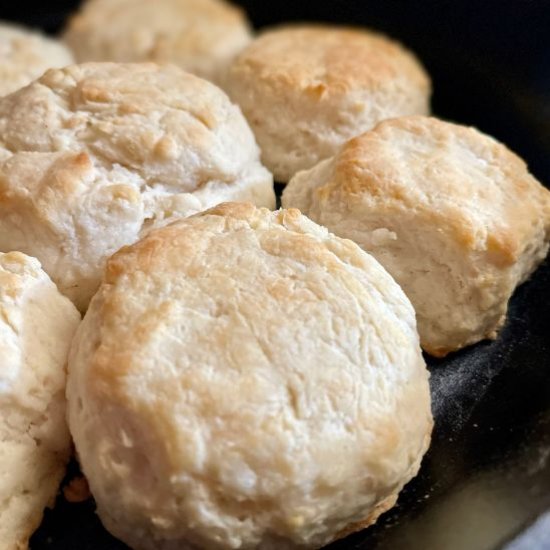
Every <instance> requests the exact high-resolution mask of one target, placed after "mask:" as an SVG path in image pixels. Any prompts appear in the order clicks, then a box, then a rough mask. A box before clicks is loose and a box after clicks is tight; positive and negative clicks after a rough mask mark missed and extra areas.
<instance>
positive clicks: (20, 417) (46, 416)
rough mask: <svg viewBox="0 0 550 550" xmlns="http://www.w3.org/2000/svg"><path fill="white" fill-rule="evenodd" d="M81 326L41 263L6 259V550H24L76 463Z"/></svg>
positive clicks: (0, 307)
mask: <svg viewBox="0 0 550 550" xmlns="http://www.w3.org/2000/svg"><path fill="white" fill-rule="evenodd" d="M79 322H80V315H79V314H78V312H77V311H76V309H75V307H74V306H73V304H71V302H70V301H69V300H68V299H67V298H65V297H64V296H62V295H61V294H59V292H58V290H57V289H56V288H55V285H54V284H53V283H52V281H51V280H50V278H49V277H48V276H47V275H46V274H45V273H44V271H42V269H41V268H40V263H39V262H38V261H37V260H36V259H34V258H30V257H28V256H25V255H24V254H21V253H19V252H10V253H9V254H0V355H1V357H2V363H1V365H0V550H23V549H25V548H28V540H29V537H30V536H31V534H32V533H33V531H34V530H35V529H36V528H37V527H38V525H39V524H40V520H41V518H42V514H43V511H44V508H45V507H46V506H49V505H53V502H54V499H55V495H56V492H57V489H58V486H59V483H60V481H61V478H62V477H63V475H64V472H65V466H66V464H67V461H68V459H69V455H70V450H71V441H70V436H69V430H68V429H67V423H66V420H65V412H66V402H65V379H66V374H65V365H66V362H67V355H68V352H69V346H70V343H71V339H72V337H73V334H74V331H75V330H76V327H77V324H78V323H79Z"/></svg>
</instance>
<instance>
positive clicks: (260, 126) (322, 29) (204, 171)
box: [0, 0, 550, 550]
mask: <svg viewBox="0 0 550 550" xmlns="http://www.w3.org/2000/svg"><path fill="white" fill-rule="evenodd" d="M63 44H65V45H63ZM73 56H74V60H76V62H77V63H76V64H75V63H74V62H73ZM46 69H48V70H47V71H46ZM45 71H46V72H45ZM430 92H431V86H430V80H429V77H428V76H427V74H426V72H425V70H424V69H423V67H422V66H421V64H420V63H419V62H418V60H417V59H416V58H415V57H414V55H412V54H411V53H410V52H408V51H407V50H406V49H405V48H403V47H402V46H401V45H400V44H398V43H396V42H394V41H392V40H390V39H389V38H387V37H385V36H382V35H379V34H377V33H374V32H371V31H368V30H365V29H358V28H342V27H335V26H326V25H309V24H307V25H306V24H303V25H294V26H283V27H279V28H275V29H271V30H267V31H264V32H262V33H261V34H260V35H259V36H257V37H255V36H254V35H253V33H252V30H251V27H250V25H249V23H248V22H247V20H246V17H245V15H244V14H243V13H242V12H241V11H240V10H239V9H237V8H235V7H233V6H231V5H229V4H226V3H224V2H223V1H222V0H156V1H155V0H88V1H87V2H86V3H85V4H84V6H83V7H82V8H81V11H80V12H79V13H78V14H77V15H75V16H74V17H73V18H72V19H71V20H70V21H69V24H68V26H67V29H66V31H65V33H64V35H63V42H61V41H55V40H54V39H51V38H46V37H43V36H41V35H39V34H37V33H34V32H31V31H28V30H25V29H22V28H15V27H13V26H10V25H7V24H6V25H3V26H1V27H0V96H3V97H2V98H0V350H2V361H3V362H2V365H1V367H0V410H1V411H2V418H1V419H0V549H1V550H13V549H20V548H21V549H22V548H26V547H27V545H28V539H29V536H30V535H31V534H32V532H33V530H34V529H35V528H36V527H37V525H38V524H39V523H40V519H41V517H42V513H43V509H44V507H45V506H47V505H49V504H51V503H52V500H53V499H54V497H55V494H56V491H57V488H58V485H59V483H60V480H61V478H62V477H63V474H64V470H65V466H66V463H67V461H68V459H69V456H70V454H71V436H72V440H74V444H75V448H76V453H77V457H78V460H79V462H80V465H81V467H82V469H83V472H84V474H85V475H86V477H87V479H88V482H89V484H90V488H91V491H92V494H93V496H94V497H95V500H96V503H97V509H98V513H99V516H100V517H101V520H102V521H103V523H104V525H105V526H106V528H107V529H108V530H109V531H111V532H112V533H113V534H114V535H115V536H117V537H119V538H120V539H122V540H123V541H124V542H126V543H127V544H128V545H130V546H131V547H132V548H135V549H138V550H139V549H144V550H159V549H166V550H169V549H171V550H176V549H182V550H183V549H189V550H191V549H195V550H198V549H209V550H210V549H211V550H226V549H230V548H235V549H237V548H240V549H243V550H246V549H250V550H252V549H262V550H270V549H272V550H274V549H277V550H280V549H299V548H302V549H307V548H312V549H313V548H320V547H322V546H323V545H325V544H327V543H329V542H330V541H332V540H335V539H337V538H340V537H342V536H345V535H346V534H347V533H350V532H353V531H355V530H358V529H361V528H363V527H365V526H367V525H369V524H371V523H373V522H374V521H376V519H377V517H378V516H379V515H380V514H381V513H382V512H384V511H385V510H387V509H388V508H390V507H391V506H392V505H393V504H394V503H395V501H396V498H397V495H398V493H399V491H400V490H401V488H402V487H403V486H404V485H405V484H406V483H407V482H408V481H409V480H410V479H411V478H412V477H414V476H415V475H416V473H417V471H418V469H419V466H420V462H421V459H422V457H423V455H424V453H425V452H426V450H427V448H428V446H429V441H430V435H431V430H432V424H433V422H432V415H431V410H430V394H429V386H428V372H427V369H426V365H425V361H424V359H423V356H422V352H421V347H422V348H423V349H424V350H425V351H426V352H428V353H430V354H433V355H436V356H444V355H446V354H447V353H449V352H452V351H455V350H458V349H460V348H462V347H464V346H467V345H470V344H473V343H475V342H478V341H480V340H482V339H485V338H494V337H496V335H497V332H498V329H499V328H500V327H501V326H502V324H503V322H504V320H505V316H506V309H507V303H508V300H509V298H510V297H511V295H512V293H513V291H514V289H515V287H516V286H517V285H518V284H520V283H521V282H522V281H524V280H525V279H526V278H527V277H528V276H529V275H530V274H531V273H532V272H533V271H534V269H535V268H536V266H537V265H538V264H539V263H540V262H541V261H542V260H543V258H544V257H545V255H546V253H547V250H548V242H549V239H550V192H548V191H547V190H546V189H545V188H544V187H543V186H542V185H541V184H540V183H539V182H537V181H536V180H535V178H534V177H533V176H532V175H531V174H529V172H528V170H527V167H526V165H525V163H524V162H523V161H522V160H521V159H520V158H518V157H517V156H516V155H514V154H513V153H512V152H511V151H509V150H508V149H507V148H506V147H505V146H504V145H502V144H500V143H499V142H497V141H496V140H494V139H492V138H490V137H488V136H486V135H483V134H482V133H480V132H478V131H477V130H475V129H472V128H466V127H462V126H459V125H456V124H451V123H448V122H444V121H441V120H438V119H436V118H432V117H430V116H429V99H430ZM274 179H275V181H277V182H279V183H284V184H287V185H286V187H285V189H284V192H283V195H282V204H283V207H284V208H283V209H280V210H274V209H275V193H274V186H273V180H274ZM222 203H223V204H222ZM81 314H84V318H83V320H82V321H81ZM66 417H67V420H68V422H67V421H66ZM67 424H68V426H67Z"/></svg>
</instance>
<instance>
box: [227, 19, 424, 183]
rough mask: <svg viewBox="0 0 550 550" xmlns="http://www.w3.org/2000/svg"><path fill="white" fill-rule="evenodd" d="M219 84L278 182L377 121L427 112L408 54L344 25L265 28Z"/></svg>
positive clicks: (417, 68)
mask: <svg viewBox="0 0 550 550" xmlns="http://www.w3.org/2000/svg"><path fill="white" fill-rule="evenodd" d="M225 87H226V89H227V90H228V92H229V94H230V95H231V96H232V98H233V99H234V100H235V101H236V102H237V103H239V105H240V106H241V108H242V110H243V112H244V114H245V116H246V117H247V119H248V121H249V123H250V125H251V126H252V129H253V130H254V132H255V134H256V138H257V139H258V143H259V144H260V147H261V149H262V155H263V156H262V158H263V161H264V163H265V165H266V166H267V167H268V168H269V169H270V170H271V171H272V172H273V174H274V176H275V179H276V180H277V181H281V182H287V181H288V180H289V179H290V178H291V177H292V176H293V175H294V174H295V173H296V172H298V171H299V170H304V169H307V168H311V167H312V166H314V165H315V164H316V163H317V162H318V161H320V160H322V159H324V158H327V157H330V156H332V155H334V154H335V153H336V152H337V151H338V149H339V148H340V147H341V146H342V145H343V143H344V142H346V141H347V140H348V139H350V138H352V137H354V136H357V135H359V134H361V133H363V132H365V131H366V130H369V129H371V128H372V127H373V126H375V125H376V123H378V122H379V121H381V120H384V119H387V118H392V117H396V116H401V115H411V114H421V115H425V114H428V112H429V97H430V80H429V78H428V76H427V74H426V72H425V71H424V69H423V68H422V66H421V65H420V63H419V62H418V60H417V59H416V58H415V57H414V55H413V54H412V53H410V52H408V51H407V50H405V49H404V48H403V47H402V46H401V45H399V44H398V43H396V42H394V41H393V40H390V39H389V38H387V37H385V36H383V35H380V34H377V33H374V32H370V31H367V30H361V29H353V28H345V27H330V26H322V25H318V26H313V25H301V26H288V27H280V28H277V29H274V30H270V31H267V32H265V33H264V34H262V35H260V37H259V38H257V39H256V40H255V41H254V42H253V43H252V44H251V45H250V46H248V47H247V48H246V49H245V50H244V51H243V52H242V53H241V54H239V56H237V58H236V59H235V61H234V62H233V63H232V65H231V66H230V68H229V71H228V75H227V78H226V81H225Z"/></svg>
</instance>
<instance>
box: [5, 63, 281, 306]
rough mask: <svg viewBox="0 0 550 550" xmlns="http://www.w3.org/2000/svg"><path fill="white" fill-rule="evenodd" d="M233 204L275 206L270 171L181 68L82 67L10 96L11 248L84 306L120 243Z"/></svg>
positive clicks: (212, 95)
mask: <svg viewBox="0 0 550 550" xmlns="http://www.w3.org/2000/svg"><path fill="white" fill-rule="evenodd" d="M227 200H237V201H239V200H249V201H251V202H255V203H257V204H258V205H260V206H267V207H270V208H271V207H274V205H275V196H274V191H273V185H272V177H271V174H270V173H269V172H268V171H267V170H266V169H265V168H264V167H263V166H262V165H261V164H260V161H259V150H258V147H257V145H256V143H255V141H254V136H253V134H252V132H251V130H250V128H249V127H248V125H247V123H246V120H245V119H244V117H243V116H242V114H241V112H240V111H239V109H238V107H236V106H235V105H233V104H231V103H230V101H229V99H228V98H227V96H226V95H225V94H224V93H223V92H222V91H221V90H220V89H219V88H217V87H216V86H214V85H213V84H210V83H209V82H207V81H205V80H202V79H200V78H197V77H195V76H193V75H190V74H188V73H185V72H184V71H182V70H181V69H178V68H177V67H175V66H157V65H154V64H116V63H91V64H83V65H74V66H71V67H67V68H65V69H58V70H51V71H48V72H47V73H46V74H45V75H44V76H43V77H42V78H40V79H39V80H38V81H36V82H35V83H33V84H31V85H30V86H28V87H27V88H24V89H22V90H20V91H18V92H16V93H14V94H12V95H10V96H8V97H6V98H4V99H2V100H0V250H2V251H7V250H21V251H22V252H25V253H27V254H29V255H32V256H35V257H37V258H38V259H39V260H40V262H41V263H42V266H43V267H44V270H45V271H46V272H47V273H48V274H49V275H50V277H51V278H52V279H53V280H54V282H56V284H57V286H58V287H59V289H60V290H61V292H62V293H63V294H65V295H66V296H68V297H69V298H70V299H71V300H72V301H73V302H74V303H75V304H76V305H77V307H78V308H79V309H80V310H84V309H85V308H86V306H87V304H88V302H89V299H90V298H91V296H92V295H93V293H94V292H95V290H96V288H97V286H98V285H99V281H100V278H101V274H102V271H103V266H104V263H105V260H106V258H107V257H109V256H110V255H111V254H113V253H114V252H116V251H117V250H118V249H119V248H120V247H121V246H123V245H126V244H130V243H132V242H134V241H136V240H138V238H139V237H140V236H141V235H142V234H143V233H144V232H145V231H147V230H148V229H150V228H152V227H154V226H156V225H158V224H162V223H165V222H166V220H167V219H169V218H171V217H174V216H187V215H189V214H191V213H195V212H199V211H201V210H204V209H205V208H208V207H210V206H214V205H215V204H218V203H220V202H223V201H227Z"/></svg>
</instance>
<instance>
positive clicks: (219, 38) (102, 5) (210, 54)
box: [64, 0, 251, 81]
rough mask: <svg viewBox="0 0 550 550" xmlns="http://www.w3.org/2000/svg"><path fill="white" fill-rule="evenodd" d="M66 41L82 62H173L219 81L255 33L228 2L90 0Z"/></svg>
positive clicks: (68, 29) (73, 22)
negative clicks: (252, 33)
mask: <svg viewBox="0 0 550 550" xmlns="http://www.w3.org/2000/svg"><path fill="white" fill-rule="evenodd" d="M64 39H65V41H66V43H67V44H68V45H69V46H70V47H71V49H72V50H73V52H74V54H75V56H76V59H77V61H79V62H85V61H118V62H141V61H155V62H162V63H166V62H170V63H174V64H176V65H178V66H179V67H181V68H183V69H185V70H186V71H189V72H192V73H195V74H197V75H199V76H202V77H203V78H207V79H209V80H214V81H216V80H217V79H218V78H219V76H220V74H221V73H223V72H224V70H225V69H226V67H227V65H228V64H229V63H230V61H231V60H232V59H233V57H234V56H235V55H236V54H237V53H238V52H239V51H240V50H242V49H243V48H244V47H245V46H246V45H247V44H248V43H249V42H250V40H251V29H250V25H249V24H248V21H247V19H246V16H245V14H244V13H243V12H242V10H240V9H239V8H237V7H235V6H233V5H231V4H229V3H227V2H225V1H224V0H88V1H87V2H86V3H85V4H84V6H83V7H82V8H81V10H80V12H79V13H78V14H77V15H75V16H74V17H72V18H71V19H70V21H69V24H68V26H67V29H66V32H65V34H64Z"/></svg>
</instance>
